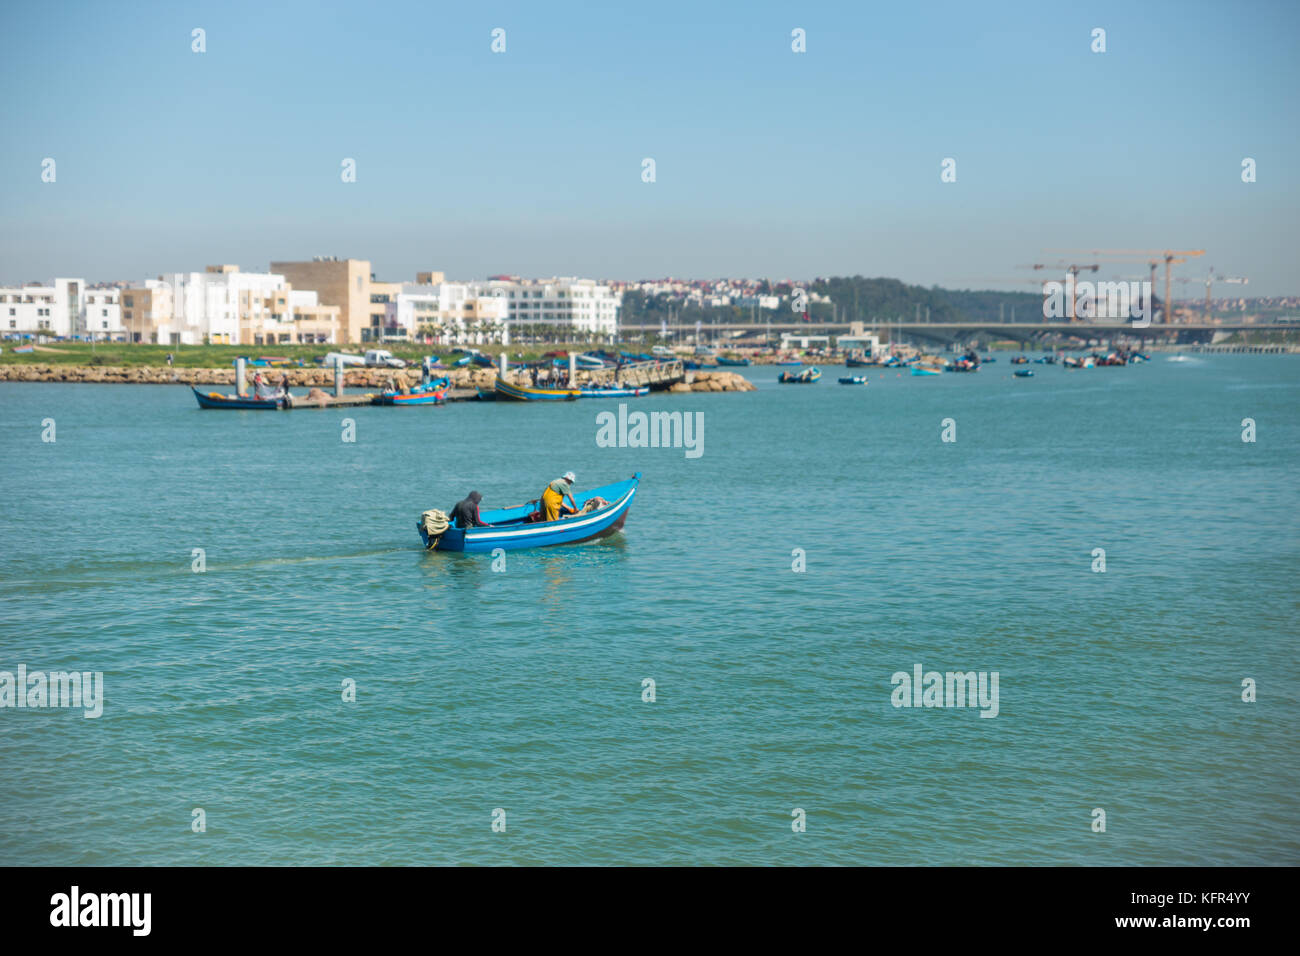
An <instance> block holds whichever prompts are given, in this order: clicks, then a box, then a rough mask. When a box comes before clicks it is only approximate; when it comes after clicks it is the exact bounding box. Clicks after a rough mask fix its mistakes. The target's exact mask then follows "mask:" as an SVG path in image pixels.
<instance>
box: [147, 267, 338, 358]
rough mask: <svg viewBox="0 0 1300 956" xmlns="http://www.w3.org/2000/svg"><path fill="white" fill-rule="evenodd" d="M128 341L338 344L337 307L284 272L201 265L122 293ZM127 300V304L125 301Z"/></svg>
mask: <svg viewBox="0 0 1300 956" xmlns="http://www.w3.org/2000/svg"><path fill="white" fill-rule="evenodd" d="M122 298H123V312H124V320H125V323H126V325H127V326H128V328H127V333H128V335H129V336H130V337H131V339H132V341H137V342H158V343H161V344H172V345H201V344H203V343H204V342H208V343H211V344H213V345H277V344H289V343H300V342H320V343H332V342H336V341H338V339H337V336H338V332H339V329H338V313H339V310H338V308H337V307H336V306H322V305H320V303H319V301H318V297H317V293H316V291H315V290H311V289H294V288H293V287H292V286H291V285H290V284H289V283H288V282H287V281H286V280H285V277H284V276H283V275H279V274H276V273H268V272H240V271H239V267H238V266H233V265H219V266H208V267H207V269H206V270H205V271H203V272H176V273H171V274H169V275H164V276H160V277H159V278H158V279H150V280H148V281H146V282H145V283H144V285H143V286H141V287H137V288H133V289H126V290H123V292H122ZM128 299H130V300H132V301H130V302H128V301H127V300H128Z"/></svg>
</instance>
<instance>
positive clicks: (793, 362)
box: [772, 359, 803, 365]
mask: <svg viewBox="0 0 1300 956" xmlns="http://www.w3.org/2000/svg"><path fill="white" fill-rule="evenodd" d="M772 364H773V365H802V364H803V362H802V361H801V360H800V359H787V360H786V361H784V362H773V363H772Z"/></svg>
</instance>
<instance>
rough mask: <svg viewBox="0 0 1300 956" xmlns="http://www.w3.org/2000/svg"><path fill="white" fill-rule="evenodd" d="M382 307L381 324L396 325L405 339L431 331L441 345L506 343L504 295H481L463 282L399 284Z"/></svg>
mask: <svg viewBox="0 0 1300 956" xmlns="http://www.w3.org/2000/svg"><path fill="white" fill-rule="evenodd" d="M385 308H386V316H385V323H384V324H385V325H386V326H387V327H390V328H391V327H394V326H396V327H398V328H400V329H401V330H402V332H403V333H404V337H405V338H407V339H423V338H424V337H425V335H426V334H429V333H432V334H433V336H434V337H435V338H436V339H437V340H438V341H439V342H441V343H443V344H450V343H453V342H461V343H467V342H472V343H473V344H476V345H482V344H484V343H486V342H500V343H501V344H503V345H509V344H510V333H509V326H508V321H509V318H510V309H509V305H508V302H507V300H506V298H505V296H504V294H495V295H494V294H484V293H483V292H482V290H479V289H476V288H473V287H472V286H471V285H468V284H466V283H463V282H439V283H436V284H424V283H402V286H401V291H400V292H398V293H397V294H396V295H394V296H390V297H389V299H388V301H387V303H385Z"/></svg>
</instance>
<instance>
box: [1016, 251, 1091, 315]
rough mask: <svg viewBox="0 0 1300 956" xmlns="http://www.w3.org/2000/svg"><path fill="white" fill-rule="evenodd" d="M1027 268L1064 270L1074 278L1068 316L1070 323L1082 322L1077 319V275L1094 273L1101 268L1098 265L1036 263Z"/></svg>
mask: <svg viewBox="0 0 1300 956" xmlns="http://www.w3.org/2000/svg"><path fill="white" fill-rule="evenodd" d="M1029 268H1031V269H1063V270H1064V271H1065V272H1066V273H1068V274H1069V275H1072V276H1074V282H1073V283H1072V286H1073V295H1072V297H1071V301H1070V316H1069V319H1070V321H1071V322H1075V321H1079V322H1082V321H1083V320H1082V319H1080V318H1079V273H1080V272H1096V271H1097V270H1098V269H1100V268H1101V266H1099V265H1095V264H1094V265H1087V266H1079V265H1066V264H1065V263H1064V262H1060V263H1057V264H1055V265H1046V264H1044V263H1041V262H1036V263H1034V264H1033V265H1032V266H1030V267H1029Z"/></svg>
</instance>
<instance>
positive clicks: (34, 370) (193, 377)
mask: <svg viewBox="0 0 1300 956" xmlns="http://www.w3.org/2000/svg"><path fill="white" fill-rule="evenodd" d="M257 372H261V373H262V376H263V377H264V378H266V379H267V380H268V381H270V382H279V381H280V377H281V376H282V375H287V376H288V377H289V385H290V387H292V388H298V389H302V388H307V389H311V388H319V389H322V390H324V391H327V392H328V391H331V390H332V389H333V387H334V370H333V369H329V368H298V367H296V366H291V367H287V368H275V367H272V368H250V369H248V372H247V382H248V384H249V386H250V387H251V385H252V382H253V375H254V374H255V373H257ZM496 374H497V373H496V370H495V369H490V368H481V367H476V368H455V369H449V370H443V369H435V370H434V375H435V376H442V375H445V376H447V378H448V380H449V381H450V383H451V387H452V388H457V389H473V388H491V387H492V383H493V381H495V379H496ZM507 377H508V378H509V379H510V380H511V381H513V382H516V383H518V384H524V383H526V382H527V381H528V378H527V377H526V376H525V374H524V373H523V372H522V371H520V370H517V369H511V370H510V372H509V373H508V374H507ZM586 379H587V376H586V375H584V374H582V373H579V375H578V382H579V384H581V383H583V382H584V381H586ZM419 381H420V372H419V370H418V369H409V368H408V369H385V368H349V369H347V370H346V372H345V373H344V385H346V386H347V387H348V388H351V389H364V390H367V391H370V390H373V391H382V390H383V389H386V388H388V387H390V385H396V387H398V388H401V387H402V386H403V385H404V384H405V385H407V386H413V385H416V384H418V383H419ZM0 382H83V383H86V384H100V385H234V384H235V370H234V368H233V367H232V368H167V367H166V366H161V367H159V366H139V367H125V366H116V365H0ZM753 390H754V384H753V383H752V382H750V381H749V380H748V379H746V378H745V377H744V376H743V375H740V374H739V373H737V372H703V371H702V372H688V373H687V375H686V380H685V381H683V382H678V383H677V384H675V385H673V386H671V387H670V388H669V391H670V392H676V393H681V392H752V391H753Z"/></svg>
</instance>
